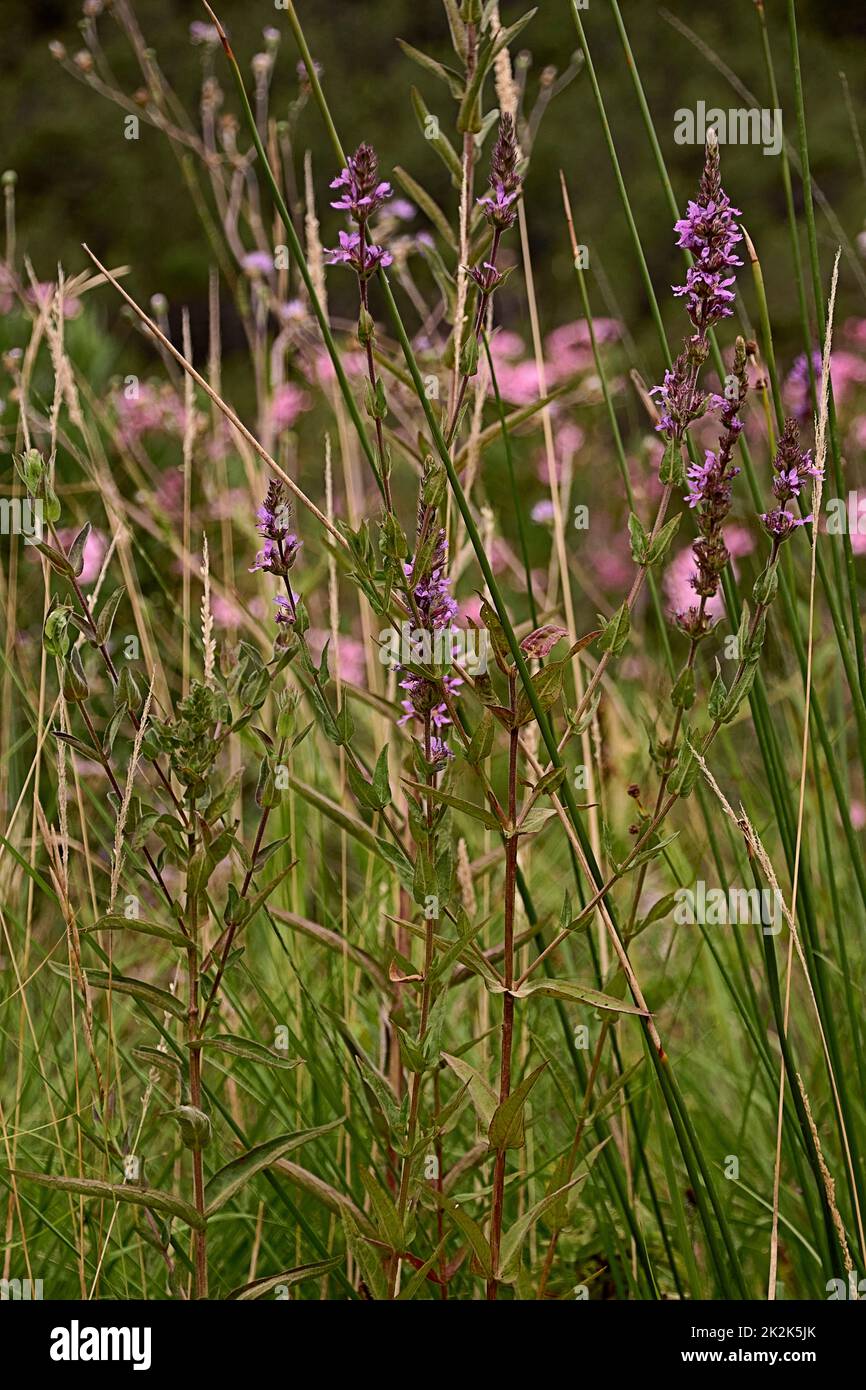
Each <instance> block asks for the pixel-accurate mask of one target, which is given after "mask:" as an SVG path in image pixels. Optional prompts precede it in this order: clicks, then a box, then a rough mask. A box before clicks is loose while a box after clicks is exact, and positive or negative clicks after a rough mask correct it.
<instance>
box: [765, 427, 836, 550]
mask: <svg viewBox="0 0 866 1390" xmlns="http://www.w3.org/2000/svg"><path fill="white" fill-rule="evenodd" d="M773 469H774V473H775V476H774V478H773V496H774V497H775V498H776V501H777V502H778V503H779V505H778V507H775V508H774V509H773V510H772V511H770V512H764V513H763V515H762V516H761V521H762V522H763V523H764V527H765V529H766V530H767V532H768V533H769V535H771V536H772V537H773V538H774V539H775V540H778V541H783V540H784V539H785V537H786V536H789V535H790V534H791V532H792V531H793V530H794V529H795V528H796V527H798V526H803V525H805V523H806V522H807V521H811V520H812V518H811V516H807V517H803V518H802V519H798V518H795V517H794V515H793V513H792V512H790V511H788V509H787V508H786V506H785V503H786V502H790V501H791V499H792V498H797V499H799V497H800V492H801V490H802V488H803V485H804V483H805V481H806V479H807V478H820V477H822V473H821V469H820V468H818V467H817V465H816V464H815V462H814V460H813V458H812V454H811V451H810V450H809V449H801V448H800V427H799V425H798V424H797V421H796V420H794V419H793V418H792V417H791V416H789V417H788V419H787V420H786V421H785V427H784V429H783V430H782V433H781V436H780V438H779V445H778V448H777V449H776V457H775V458H774V459H773Z"/></svg>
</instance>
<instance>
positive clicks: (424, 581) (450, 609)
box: [403, 530, 457, 632]
mask: <svg viewBox="0 0 866 1390" xmlns="http://www.w3.org/2000/svg"><path fill="white" fill-rule="evenodd" d="M447 563H448V546H447V541H446V539H445V531H444V530H440V532H439V535H438V536H437V538H436V545H435V547H434V550H433V555H432V557H431V560H430V562H429V564H428V567H427V572H426V574H424V575H422V576H420V578H417V579H416V576H415V561H414V560H410V561H408V562H404V564H403V573H404V575H405V577H406V579H407V581H408V584H407V587H409V586H410V585H411V586H412V596H413V598H414V600H415V605H416V607H417V609H418V613H419V615H420V617H421V619H422V621H423V622H424V626H425V627H427V628H429V629H430V630H431V631H433V632H437V631H441V629H442V628H445V627H449V626H450V625H451V623H452V622H453V621H454V618H455V617H456V616H457V603H456V601H455V600H454V599H453V598H452V596H451V594H450V593H449V590H450V588H451V580H450V579H449V578H448V577H447V575H446V573H445V566H446V565H447Z"/></svg>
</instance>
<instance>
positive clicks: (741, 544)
mask: <svg viewBox="0 0 866 1390" xmlns="http://www.w3.org/2000/svg"><path fill="white" fill-rule="evenodd" d="M724 535H725V545H726V546H727V548H728V551H729V553H730V556H731V564H732V567H733V570H734V573H735V574H736V573H737V566H736V563H735V561H736V559H737V558H738V557H739V556H742V555H748V554H750V553H751V551H753V550H754V548H755V541H754V537H753V536H752V535H751V533H750V532H749V531H747V530H746V528H745V527H744V526H728V527H726V528H725V533H724ZM694 573H695V557H694V555H693V554H692V548H691V546H690V545H689V546H686V547H685V548H684V549H682V550H680V551H679V552H678V553H677V554H676V555H675V556H674V558H673V560H672V561H671V563H670V564H669V565H668V567H667V569H666V571H665V576H664V580H663V581H662V583H663V587H664V591H665V594H666V596H667V599H668V606H669V609H670V612H671V613H680V612H682V611H683V610H684V609H686V608H691V607H692V605H693V604H695V603H697V602H699V600H698V598H697V595H696V594H695V591H694V589H693V588H692V585H691V582H690V581H691V578H692V575H693V574H694ZM706 611H707V613H708V614H709V616H710V617H711V618H713V619H719V618H721V617H722V616H723V615H724V611H725V606H724V601H723V599H722V595H721V593H718V594H714V595H713V597H712V598H711V599H708V601H707V609H706Z"/></svg>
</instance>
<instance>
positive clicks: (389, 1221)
mask: <svg viewBox="0 0 866 1390" xmlns="http://www.w3.org/2000/svg"><path fill="white" fill-rule="evenodd" d="M359 1177H360V1179H361V1182H362V1184H363V1187H364V1190H365V1192H366V1193H367V1196H368V1197H369V1198H370V1202H371V1204H372V1207H373V1211H374V1213H375V1216H376V1225H377V1228H378V1231H379V1235H380V1236H381V1237H382V1240H383V1241H384V1243H385V1244H386V1245H387V1246H388V1247H389V1249H391V1250H395V1251H396V1250H402V1249H403V1245H404V1244H405V1237H404V1234H403V1222H402V1221H401V1220H400V1215H399V1213H398V1211H397V1208H396V1206H395V1204H394V1202H393V1200H392V1199H391V1197H390V1196H389V1195H388V1193H387V1192H385V1190H384V1188H383V1187H382V1186H381V1185H380V1183H379V1182H378V1180H377V1178H376V1177H375V1175H374V1174H373V1172H372V1171H371V1170H370V1169H369V1168H361V1169H360V1171H359Z"/></svg>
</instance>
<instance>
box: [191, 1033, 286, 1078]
mask: <svg viewBox="0 0 866 1390" xmlns="http://www.w3.org/2000/svg"><path fill="white" fill-rule="evenodd" d="M196 1046H197V1047H206V1048H207V1049H208V1051H210V1050H215V1051H216V1052H227V1053H229V1054H230V1056H232V1057H243V1058H244V1060H245V1061H247V1062H258V1063H260V1064H261V1065H263V1066H266V1067H277V1068H279V1069H280V1070H282V1071H294V1069H295V1067H299V1066H300V1065H301V1063H302V1061H303V1060H304V1059H303V1057H281V1056H280V1054H279V1053H278V1052H274V1051H272V1049H271V1048H269V1047H265V1044H264V1043H260V1042H256V1041H255V1040H254V1039H253V1038H241V1037H238V1036H237V1034H235V1033H216V1034H215V1035H214V1036H213V1037H212V1038H211V1037H208V1038H202V1039H201V1041H199V1042H198V1043H196Z"/></svg>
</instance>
